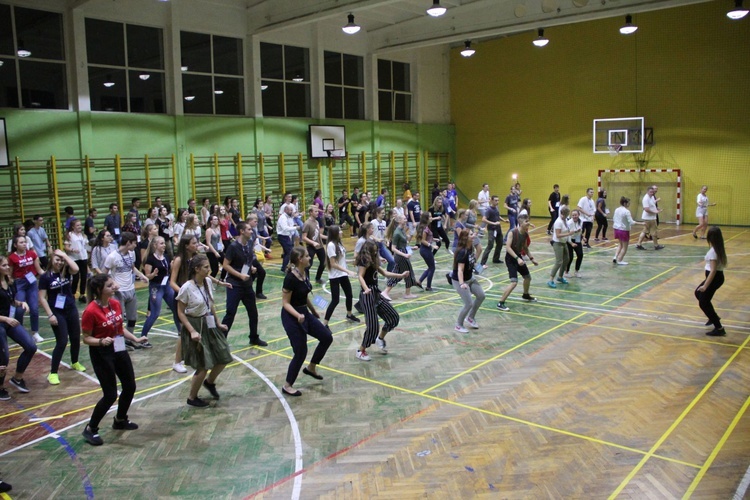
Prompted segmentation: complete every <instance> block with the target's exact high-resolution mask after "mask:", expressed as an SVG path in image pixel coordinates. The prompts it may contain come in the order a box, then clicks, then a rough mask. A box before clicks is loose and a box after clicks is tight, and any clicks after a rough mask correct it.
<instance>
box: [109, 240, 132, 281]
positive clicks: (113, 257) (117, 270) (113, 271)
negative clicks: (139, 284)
mask: <svg viewBox="0 0 750 500" xmlns="http://www.w3.org/2000/svg"><path fill="white" fill-rule="evenodd" d="M110 246H111V245H110ZM134 264H135V252H134V251H132V250H130V251H129V252H128V253H127V254H126V255H123V254H122V253H120V251H119V250H117V251H114V252H112V253H111V254H109V255H108V256H107V258H106V260H105V261H104V267H105V269H108V270H109V274H110V275H112V279H113V280H115V283H117V286H118V287H119V288H120V291H121V292H129V291H130V290H134V289H135V283H134V282H133V265H134Z"/></svg>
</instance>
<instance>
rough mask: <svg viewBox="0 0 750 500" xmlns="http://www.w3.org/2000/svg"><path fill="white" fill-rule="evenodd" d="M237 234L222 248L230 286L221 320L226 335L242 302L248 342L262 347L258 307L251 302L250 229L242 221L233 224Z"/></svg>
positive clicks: (264, 343)
mask: <svg viewBox="0 0 750 500" xmlns="http://www.w3.org/2000/svg"><path fill="white" fill-rule="evenodd" d="M237 233H238V235H237V238H236V239H235V240H234V241H233V242H232V243H231V244H230V245H229V248H227V249H226V251H225V252H224V269H226V271H227V281H228V282H229V283H231V285H232V287H231V288H227V312H226V315H225V316H224V319H223V320H222V321H221V322H222V324H224V325H226V327H227V331H226V335H229V330H230V329H231V328H232V323H234V316H235V315H236V314H237V307H239V305H240V302H242V304H243V305H244V306H245V310H246V311H247V317H248V320H249V321H250V345H257V346H261V347H265V346H267V345H268V342H266V341H264V340H262V339H261V338H260V337H259V336H258V307H257V306H256V305H255V292H254V291H253V280H252V275H253V274H255V273H256V272H257V269H256V268H255V266H254V265H253V264H254V261H255V251H254V250H253V241H252V239H253V230H252V228H251V227H250V225H248V224H247V223H245V222H240V223H239V224H237Z"/></svg>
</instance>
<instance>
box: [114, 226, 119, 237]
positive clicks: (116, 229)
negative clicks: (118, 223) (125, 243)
mask: <svg viewBox="0 0 750 500" xmlns="http://www.w3.org/2000/svg"><path fill="white" fill-rule="evenodd" d="M115 236H120V228H119V227H116V228H115Z"/></svg>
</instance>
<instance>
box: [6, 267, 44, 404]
mask: <svg viewBox="0 0 750 500" xmlns="http://www.w3.org/2000/svg"><path fill="white" fill-rule="evenodd" d="M28 310H29V306H28V305H27V304H26V303H25V302H21V301H20V300H17V299H16V285H15V283H13V282H12V281H11V279H10V265H9V264H8V259H7V258H6V257H4V256H2V255H0V401H8V400H9V399H10V395H9V394H8V391H7V389H5V372H6V369H7V367H8V361H9V360H10V356H9V350H8V337H10V338H11V339H12V340H14V341H15V342H16V344H18V345H19V346H21V349H23V352H22V353H21V355H20V356H19V357H18V361H17V362H16V373H15V374H14V375H13V376H12V377H11V378H10V383H11V385H13V386H14V387H15V388H16V389H18V392H24V393H25V392H29V389H28V387H26V382H24V380H23V373H24V372H25V371H26V367H27V366H29V363H30V362H31V358H33V357H34V353H35V352H36V343H35V342H34V339H32V338H31V335H29V332H27V331H26V329H25V328H24V327H23V325H22V324H21V322H20V321H19V320H18V318H19V317H23V313H24V311H28Z"/></svg>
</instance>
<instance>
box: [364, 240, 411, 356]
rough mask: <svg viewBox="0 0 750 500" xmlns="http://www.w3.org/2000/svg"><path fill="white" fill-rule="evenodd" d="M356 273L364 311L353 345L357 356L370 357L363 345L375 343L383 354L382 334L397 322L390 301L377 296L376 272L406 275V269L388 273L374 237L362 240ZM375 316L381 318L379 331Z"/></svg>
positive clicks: (386, 352) (395, 276)
mask: <svg viewBox="0 0 750 500" xmlns="http://www.w3.org/2000/svg"><path fill="white" fill-rule="evenodd" d="M357 271H358V272H357V274H358V277H359V285H360V287H361V290H360V292H359V303H360V304H361V306H362V310H363V311H364V315H365V326H366V328H365V334H364V336H363V337H362V344H361V345H360V346H359V349H357V359H359V360H361V361H370V359H371V358H370V355H369V354H367V348H368V347H370V346H371V345H372V344H373V343H375V344H376V345H377V346H378V347H379V348H380V352H382V353H383V354H388V348H387V345H386V342H385V336H386V335H387V334H388V332H390V331H391V330H393V329H394V328H396V327H397V326H398V322H399V315H398V313H397V312H396V309H394V308H393V306H392V305H391V303H390V302H389V301H387V300H386V299H384V298H383V297H382V296H381V293H380V290H379V289H378V274H382V275H383V276H385V277H386V278H406V277H407V276H408V274H409V271H404V272H403V273H401V274H396V273H392V272H390V271H388V270H386V269H383V268H382V267H380V259H379V257H378V245H377V244H376V243H375V242H374V241H366V242H365V244H364V245H362V249H361V250H360V252H359V254H358V255H357ZM378 316H379V317H381V318H383V320H384V321H385V324H384V325H383V328H382V330H380V334H378V328H379V326H380V325H379V323H378Z"/></svg>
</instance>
